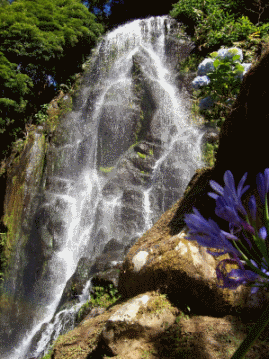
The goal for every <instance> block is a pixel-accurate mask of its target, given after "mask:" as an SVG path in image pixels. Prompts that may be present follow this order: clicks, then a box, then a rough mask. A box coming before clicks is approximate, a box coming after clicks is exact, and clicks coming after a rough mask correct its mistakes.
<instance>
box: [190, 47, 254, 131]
mask: <svg viewBox="0 0 269 359" xmlns="http://www.w3.org/2000/svg"><path fill="white" fill-rule="evenodd" d="M210 57H211V58H207V59H205V60H203V61H202V62H201V63H200V65H199V66H198V74H199V73H200V74H202V75H203V76H198V77H196V78H195V79H194V81H193V83H192V84H193V87H194V88H195V89H197V91H196V92H195V96H196V97H197V98H202V100H201V101H200V104H199V107H200V110H201V112H202V113H203V114H204V116H205V119H206V120H208V121H210V122H213V123H215V124H216V125H217V126H220V125H221V124H222V122H223V121H224V118H225V117H226V116H227V114H228V113H229V112H230V110H231V107H232V105H233V102H234V100H235V99H236V96H237V95H238V93H239V91H240V87H241V82H242V78H243V74H244V73H245V72H246V71H247V69H248V68H249V67H250V64H244V65H242V64H240V61H242V59H243V54H242V50H240V49H237V48H231V49H220V50H219V51H218V52H214V53H211V54H210ZM205 74H206V75H205Z"/></svg>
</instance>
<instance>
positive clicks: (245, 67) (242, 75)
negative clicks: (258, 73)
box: [235, 63, 251, 81]
mask: <svg viewBox="0 0 269 359" xmlns="http://www.w3.org/2000/svg"><path fill="white" fill-rule="evenodd" d="M241 65H242V66H243V67H244V71H243V72H239V73H238V75H236V76H235V78H237V77H239V78H240V80H241V81H242V80H243V77H244V76H245V74H246V73H247V72H248V70H249V69H250V68H251V64H250V63H243V64H241Z"/></svg>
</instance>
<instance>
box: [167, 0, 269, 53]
mask: <svg viewBox="0 0 269 359" xmlns="http://www.w3.org/2000/svg"><path fill="white" fill-rule="evenodd" d="M258 2H259V3H262V0H257V1H254V2H253V3H252V4H250V5H249V7H246V6H245V4H244V2H243V1H241V0H233V1H224V0H217V1H215V0H208V1H204V0H180V1H179V2H177V3H176V4H173V10H172V11H171V12H170V15H171V16H172V17H174V18H176V19H178V20H179V21H182V22H183V23H184V24H187V28H186V29H187V31H188V32H189V33H190V34H191V35H192V36H193V39H194V41H195V42H196V44H197V45H198V47H199V49H200V50H202V49H208V50H211V51H212V50H214V49H215V48H216V47H217V46H220V45H226V46H232V44H233V43H234V42H235V41H242V40H247V39H248V40H249V41H251V40H252V39H251V35H252V34H256V33H257V32H259V34H262V35H264V34H265V32H266V30H267V29H268V28H267V27H266V26H265V25H264V24H263V23H262V22H260V20H261V18H263V21H267V20H269V8H268V9H267V5H266V4H263V5H262V6H264V10H265V8H266V12H262V7H260V10H259V11H260V13H259V14H260V15H258V18H257V16H256V15H255V14H257V11H256V10H257V3H258ZM261 12H262V13H261ZM262 14H263V15H265V16H262ZM256 20H258V22H257V23H256ZM253 22H254V23H256V24H255V25H254V23H253ZM259 26H260V27H261V28H262V26H263V31H262V32H260V30H259ZM254 44H255V39H254Z"/></svg>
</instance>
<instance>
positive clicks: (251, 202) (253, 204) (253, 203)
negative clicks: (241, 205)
mask: <svg viewBox="0 0 269 359" xmlns="http://www.w3.org/2000/svg"><path fill="white" fill-rule="evenodd" d="M248 208H249V211H250V215H251V217H252V219H253V220H254V221H255V220H256V214H257V206H256V200H255V196H251V197H250V199H249V202H248Z"/></svg>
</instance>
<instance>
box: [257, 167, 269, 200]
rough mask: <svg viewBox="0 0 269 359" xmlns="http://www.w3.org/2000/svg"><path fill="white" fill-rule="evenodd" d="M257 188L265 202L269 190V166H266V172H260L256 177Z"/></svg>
mask: <svg viewBox="0 0 269 359" xmlns="http://www.w3.org/2000/svg"><path fill="white" fill-rule="evenodd" d="M256 183H257V189H258V192H259V195H260V199H261V201H262V203H263V204H264V203H265V196H266V195H267V193H268V191H269V168H266V169H265V171H264V174H262V173H258V175H257V177H256Z"/></svg>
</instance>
